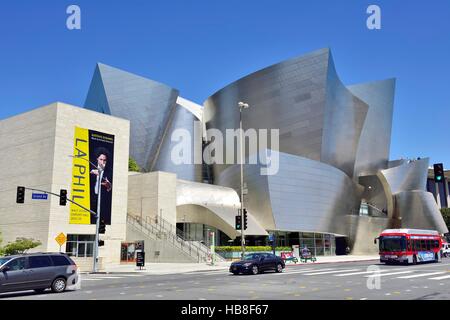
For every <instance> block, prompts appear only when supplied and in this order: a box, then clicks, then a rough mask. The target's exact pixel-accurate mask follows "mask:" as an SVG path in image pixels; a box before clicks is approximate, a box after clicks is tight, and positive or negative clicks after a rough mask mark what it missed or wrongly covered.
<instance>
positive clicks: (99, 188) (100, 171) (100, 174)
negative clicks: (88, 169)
mask: <svg viewBox="0 0 450 320" xmlns="http://www.w3.org/2000/svg"><path fill="white" fill-rule="evenodd" d="M103 173H104V170H103V169H102V168H100V166H99V167H98V182H97V191H98V197H97V214H96V227H95V242H94V270H93V272H94V273H96V272H97V268H98V241H99V240H100V232H99V229H100V210H101V198H102V180H103Z"/></svg>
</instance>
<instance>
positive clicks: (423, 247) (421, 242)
mask: <svg viewBox="0 0 450 320" xmlns="http://www.w3.org/2000/svg"><path fill="white" fill-rule="evenodd" d="M420 250H422V251H424V250H427V245H426V243H425V240H420Z"/></svg>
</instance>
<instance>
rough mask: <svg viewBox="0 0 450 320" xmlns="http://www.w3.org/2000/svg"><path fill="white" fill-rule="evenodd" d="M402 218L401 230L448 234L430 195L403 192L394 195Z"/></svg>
mask: <svg viewBox="0 0 450 320" xmlns="http://www.w3.org/2000/svg"><path fill="white" fill-rule="evenodd" d="M395 199H396V205H397V209H398V210H399V211H400V213H401V216H402V219H401V221H402V228H414V229H431V230H437V231H439V232H440V233H448V228H447V226H446V225H445V221H444V219H443V218H442V214H441V212H440V211H439V208H438V206H437V204H436V201H435V200H434V197H433V195H432V194H431V193H429V192H425V191H405V192H400V193H397V194H396V195H395Z"/></svg>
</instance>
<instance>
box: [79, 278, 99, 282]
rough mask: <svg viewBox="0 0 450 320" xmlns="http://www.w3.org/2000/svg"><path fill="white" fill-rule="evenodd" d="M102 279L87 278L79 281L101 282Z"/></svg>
mask: <svg viewBox="0 0 450 320" xmlns="http://www.w3.org/2000/svg"><path fill="white" fill-rule="evenodd" d="M102 280H103V279H93V278H90V279H89V278H88V279H81V281H102Z"/></svg>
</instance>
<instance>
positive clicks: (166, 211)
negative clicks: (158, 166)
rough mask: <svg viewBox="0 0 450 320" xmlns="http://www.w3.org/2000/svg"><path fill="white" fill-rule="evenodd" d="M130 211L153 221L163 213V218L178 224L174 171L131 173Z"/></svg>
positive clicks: (129, 186) (129, 187) (129, 185)
mask: <svg viewBox="0 0 450 320" xmlns="http://www.w3.org/2000/svg"><path fill="white" fill-rule="evenodd" d="M128 181H129V183H128V213H130V214H132V215H134V216H137V217H142V219H143V220H144V221H147V220H146V219H147V217H150V218H151V219H152V221H154V219H155V218H156V216H160V215H161V214H162V217H163V219H165V220H167V221H168V222H170V223H171V224H172V225H176V222H177V220H176V218H177V216H176V214H177V213H176V212H177V211H176V210H177V208H176V184H177V178H176V175H175V174H173V173H168V172H159V171H158V172H150V173H145V174H135V173H131V174H130V175H129V179H128Z"/></svg>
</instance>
